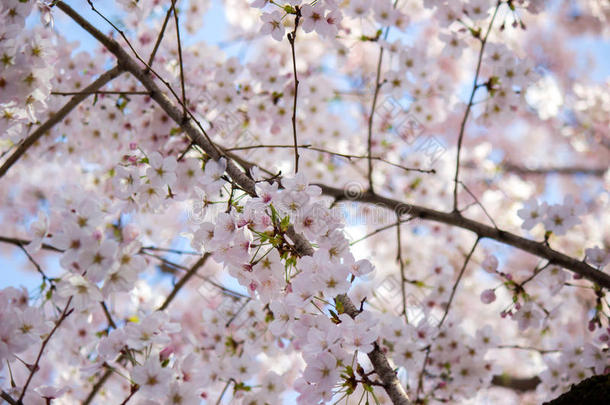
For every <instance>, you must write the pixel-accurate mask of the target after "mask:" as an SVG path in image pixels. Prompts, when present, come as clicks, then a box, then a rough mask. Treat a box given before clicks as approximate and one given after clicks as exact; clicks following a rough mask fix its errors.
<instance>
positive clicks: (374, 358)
mask: <svg viewBox="0 0 610 405" xmlns="http://www.w3.org/2000/svg"><path fill="white" fill-rule="evenodd" d="M336 299H337V301H338V302H340V303H341V305H342V306H343V309H344V311H345V313H346V314H348V315H349V316H350V317H352V318H355V317H356V316H358V314H359V313H360V311H359V310H358V309H357V308H356V307H355V306H354V304H352V302H351V300H350V299H349V298H348V297H347V295H344V294H341V295H339V296H338V297H337V298H336ZM367 356H368V358H369V360H370V361H371V364H373V367H374V369H375V373H376V374H377V376H379V379H380V380H381V385H382V386H383V388H384V390H385V392H386V393H387V394H388V396H389V397H390V400H391V401H392V403H393V404H394V405H410V404H411V401H410V400H409V397H408V395H407V393H406V392H405V390H404V388H403V387H402V385H401V384H400V381H399V380H398V378H397V377H396V372H395V371H394V369H393V368H392V366H390V363H389V362H388V359H387V358H386V357H385V354H384V353H383V351H382V350H381V349H380V347H379V345H378V344H377V342H375V344H374V346H373V351H372V352H370V353H369V354H368V355H367Z"/></svg>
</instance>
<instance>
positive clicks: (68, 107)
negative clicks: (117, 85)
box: [0, 66, 122, 177]
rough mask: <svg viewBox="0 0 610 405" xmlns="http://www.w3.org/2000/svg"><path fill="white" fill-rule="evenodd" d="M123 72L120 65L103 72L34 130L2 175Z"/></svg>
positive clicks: (0, 170) (13, 155) (4, 167)
mask: <svg viewBox="0 0 610 405" xmlns="http://www.w3.org/2000/svg"><path fill="white" fill-rule="evenodd" d="M121 73H122V69H121V68H120V67H119V66H116V67H114V68H112V69H110V70H109V71H107V72H105V73H103V74H102V75H100V77H98V78H97V79H96V80H95V81H94V82H93V83H91V84H90V85H89V86H87V87H86V88H85V89H84V90H83V91H82V92H80V93H78V94H76V95H74V97H72V98H71V99H70V101H68V102H67V103H66V104H65V105H64V106H63V107H62V108H61V109H60V110H59V111H57V112H56V113H55V114H53V115H52V116H51V117H50V118H49V119H48V120H47V121H46V122H45V123H43V124H42V125H41V126H39V127H38V128H36V130H35V131H34V132H32V133H31V134H30V135H29V136H28V137H27V138H25V139H24V140H23V142H21V143H20V144H19V147H17V150H16V151H15V152H13V154H12V155H10V156H9V157H8V159H7V160H6V161H5V162H4V164H3V165H2V167H0V177H2V176H4V175H5V174H6V172H7V171H8V170H9V169H10V168H11V166H13V165H14V164H15V162H17V160H19V158H21V156H23V155H24V154H25V153H26V152H27V150H28V149H29V148H30V147H31V146H32V145H33V144H34V143H36V141H38V140H39V139H40V137H41V136H43V135H44V134H45V133H46V132H47V131H49V130H50V129H51V128H53V126H54V125H55V124H57V123H59V122H61V120H63V119H64V117H65V116H66V115H68V114H69V113H70V111H72V110H73V109H74V107H76V106H77V105H78V104H79V103H80V102H81V101H83V100H84V99H86V98H87V97H88V96H89V95H90V94H92V93H93V92H95V91H97V90H98V89H100V88H101V87H103V86H104V85H105V84H107V83H108V82H110V81H111V80H112V79H114V78H115V77H117V76H118V75H120V74H121Z"/></svg>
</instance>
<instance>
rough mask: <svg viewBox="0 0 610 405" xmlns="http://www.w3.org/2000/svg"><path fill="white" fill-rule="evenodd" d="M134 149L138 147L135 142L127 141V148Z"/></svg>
mask: <svg viewBox="0 0 610 405" xmlns="http://www.w3.org/2000/svg"><path fill="white" fill-rule="evenodd" d="M136 149H138V144H137V142H129V150H136Z"/></svg>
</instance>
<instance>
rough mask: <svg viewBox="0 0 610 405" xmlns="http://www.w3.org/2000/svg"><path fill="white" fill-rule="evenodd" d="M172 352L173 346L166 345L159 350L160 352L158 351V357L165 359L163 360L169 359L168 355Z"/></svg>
mask: <svg viewBox="0 0 610 405" xmlns="http://www.w3.org/2000/svg"><path fill="white" fill-rule="evenodd" d="M172 353H174V348H173V347H172V346H167V347H166V348H165V349H163V350H161V352H159V359H160V360H161V361H165V360H167V359H169V356H171V355H172Z"/></svg>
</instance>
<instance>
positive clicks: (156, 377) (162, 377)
mask: <svg viewBox="0 0 610 405" xmlns="http://www.w3.org/2000/svg"><path fill="white" fill-rule="evenodd" d="M172 374H173V373H172V370H170V369H168V368H163V367H162V366H161V363H159V360H157V359H156V356H154V355H151V356H150V357H149V358H148V359H147V360H146V361H145V362H144V364H142V365H140V366H135V367H134V368H133V371H132V372H131V379H132V380H133V381H134V382H135V383H136V384H138V386H139V387H140V393H141V394H142V395H144V396H145V397H148V398H160V397H164V396H166V395H167V394H168V393H169V392H170V387H169V386H170V381H171V378H172Z"/></svg>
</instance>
